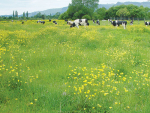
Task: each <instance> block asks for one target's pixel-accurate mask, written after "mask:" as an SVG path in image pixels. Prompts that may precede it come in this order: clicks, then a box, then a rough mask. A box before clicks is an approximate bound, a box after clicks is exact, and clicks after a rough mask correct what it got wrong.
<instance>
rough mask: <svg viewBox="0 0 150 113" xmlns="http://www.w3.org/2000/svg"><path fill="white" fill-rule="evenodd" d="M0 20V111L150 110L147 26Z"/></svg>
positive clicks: (115, 112) (149, 36) (149, 34)
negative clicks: (71, 24) (70, 24)
mask: <svg viewBox="0 0 150 113" xmlns="http://www.w3.org/2000/svg"><path fill="white" fill-rule="evenodd" d="M57 22H58V25H55V24H53V23H52V22H48V20H46V23H45V24H44V25H43V24H40V23H36V21H34V20H33V21H31V20H28V21H25V23H24V24H21V21H14V22H10V21H0V112H1V113H10V112H11V113H59V112H62V113H68V112H71V113H76V112H81V113H82V112H85V113H86V112H87V113H90V112H92V113H93V112H101V113H127V112H128V113H148V112H150V109H149V106H150V74H149V73H150V72H149V70H150V27H149V26H147V27H146V26H145V25H144V22H143V21H140V22H138V21H135V22H134V25H129V22H130V21H128V25H127V29H123V27H122V26H120V27H117V28H116V27H113V26H112V25H111V24H110V23H108V21H101V25H100V26H98V25H96V24H93V23H92V21H89V23H90V26H89V27H86V28H85V27H84V26H81V27H79V29H77V28H72V29H70V27H69V26H68V25H67V24H66V22H65V21H64V20H57Z"/></svg>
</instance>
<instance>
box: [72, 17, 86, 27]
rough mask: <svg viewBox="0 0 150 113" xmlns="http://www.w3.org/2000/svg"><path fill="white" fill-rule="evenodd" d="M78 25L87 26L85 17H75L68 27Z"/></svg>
mask: <svg viewBox="0 0 150 113" xmlns="http://www.w3.org/2000/svg"><path fill="white" fill-rule="evenodd" d="M79 26H89V23H88V20H87V19H76V20H75V21H74V22H73V24H72V25H70V28H72V27H77V28H79Z"/></svg>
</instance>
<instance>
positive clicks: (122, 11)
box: [116, 7, 130, 18]
mask: <svg viewBox="0 0 150 113" xmlns="http://www.w3.org/2000/svg"><path fill="white" fill-rule="evenodd" d="M129 14H130V13H129V11H128V9H127V8H126V7H125V8H121V9H119V10H118V11H117V12H116V15H118V16H121V18H122V17H125V16H128V15H129Z"/></svg>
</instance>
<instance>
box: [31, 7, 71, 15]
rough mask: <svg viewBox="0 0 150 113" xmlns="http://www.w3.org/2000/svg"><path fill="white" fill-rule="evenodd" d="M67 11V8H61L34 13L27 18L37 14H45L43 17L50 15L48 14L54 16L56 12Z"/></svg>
mask: <svg viewBox="0 0 150 113" xmlns="http://www.w3.org/2000/svg"><path fill="white" fill-rule="evenodd" d="M67 9H68V7H63V8H55V9H47V10H44V11H36V12H32V13H29V17H31V16H34V15H36V14H37V13H39V12H40V13H41V14H45V15H50V14H51V15H55V14H56V13H57V12H60V13H64V12H66V11H67Z"/></svg>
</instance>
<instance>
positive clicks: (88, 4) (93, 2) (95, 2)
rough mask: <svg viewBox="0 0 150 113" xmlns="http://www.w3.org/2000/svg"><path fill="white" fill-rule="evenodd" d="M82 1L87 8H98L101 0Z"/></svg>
mask: <svg viewBox="0 0 150 113" xmlns="http://www.w3.org/2000/svg"><path fill="white" fill-rule="evenodd" d="M82 3H83V4H84V6H86V7H87V8H90V9H93V10H94V9H96V8H98V3H99V0H82Z"/></svg>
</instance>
